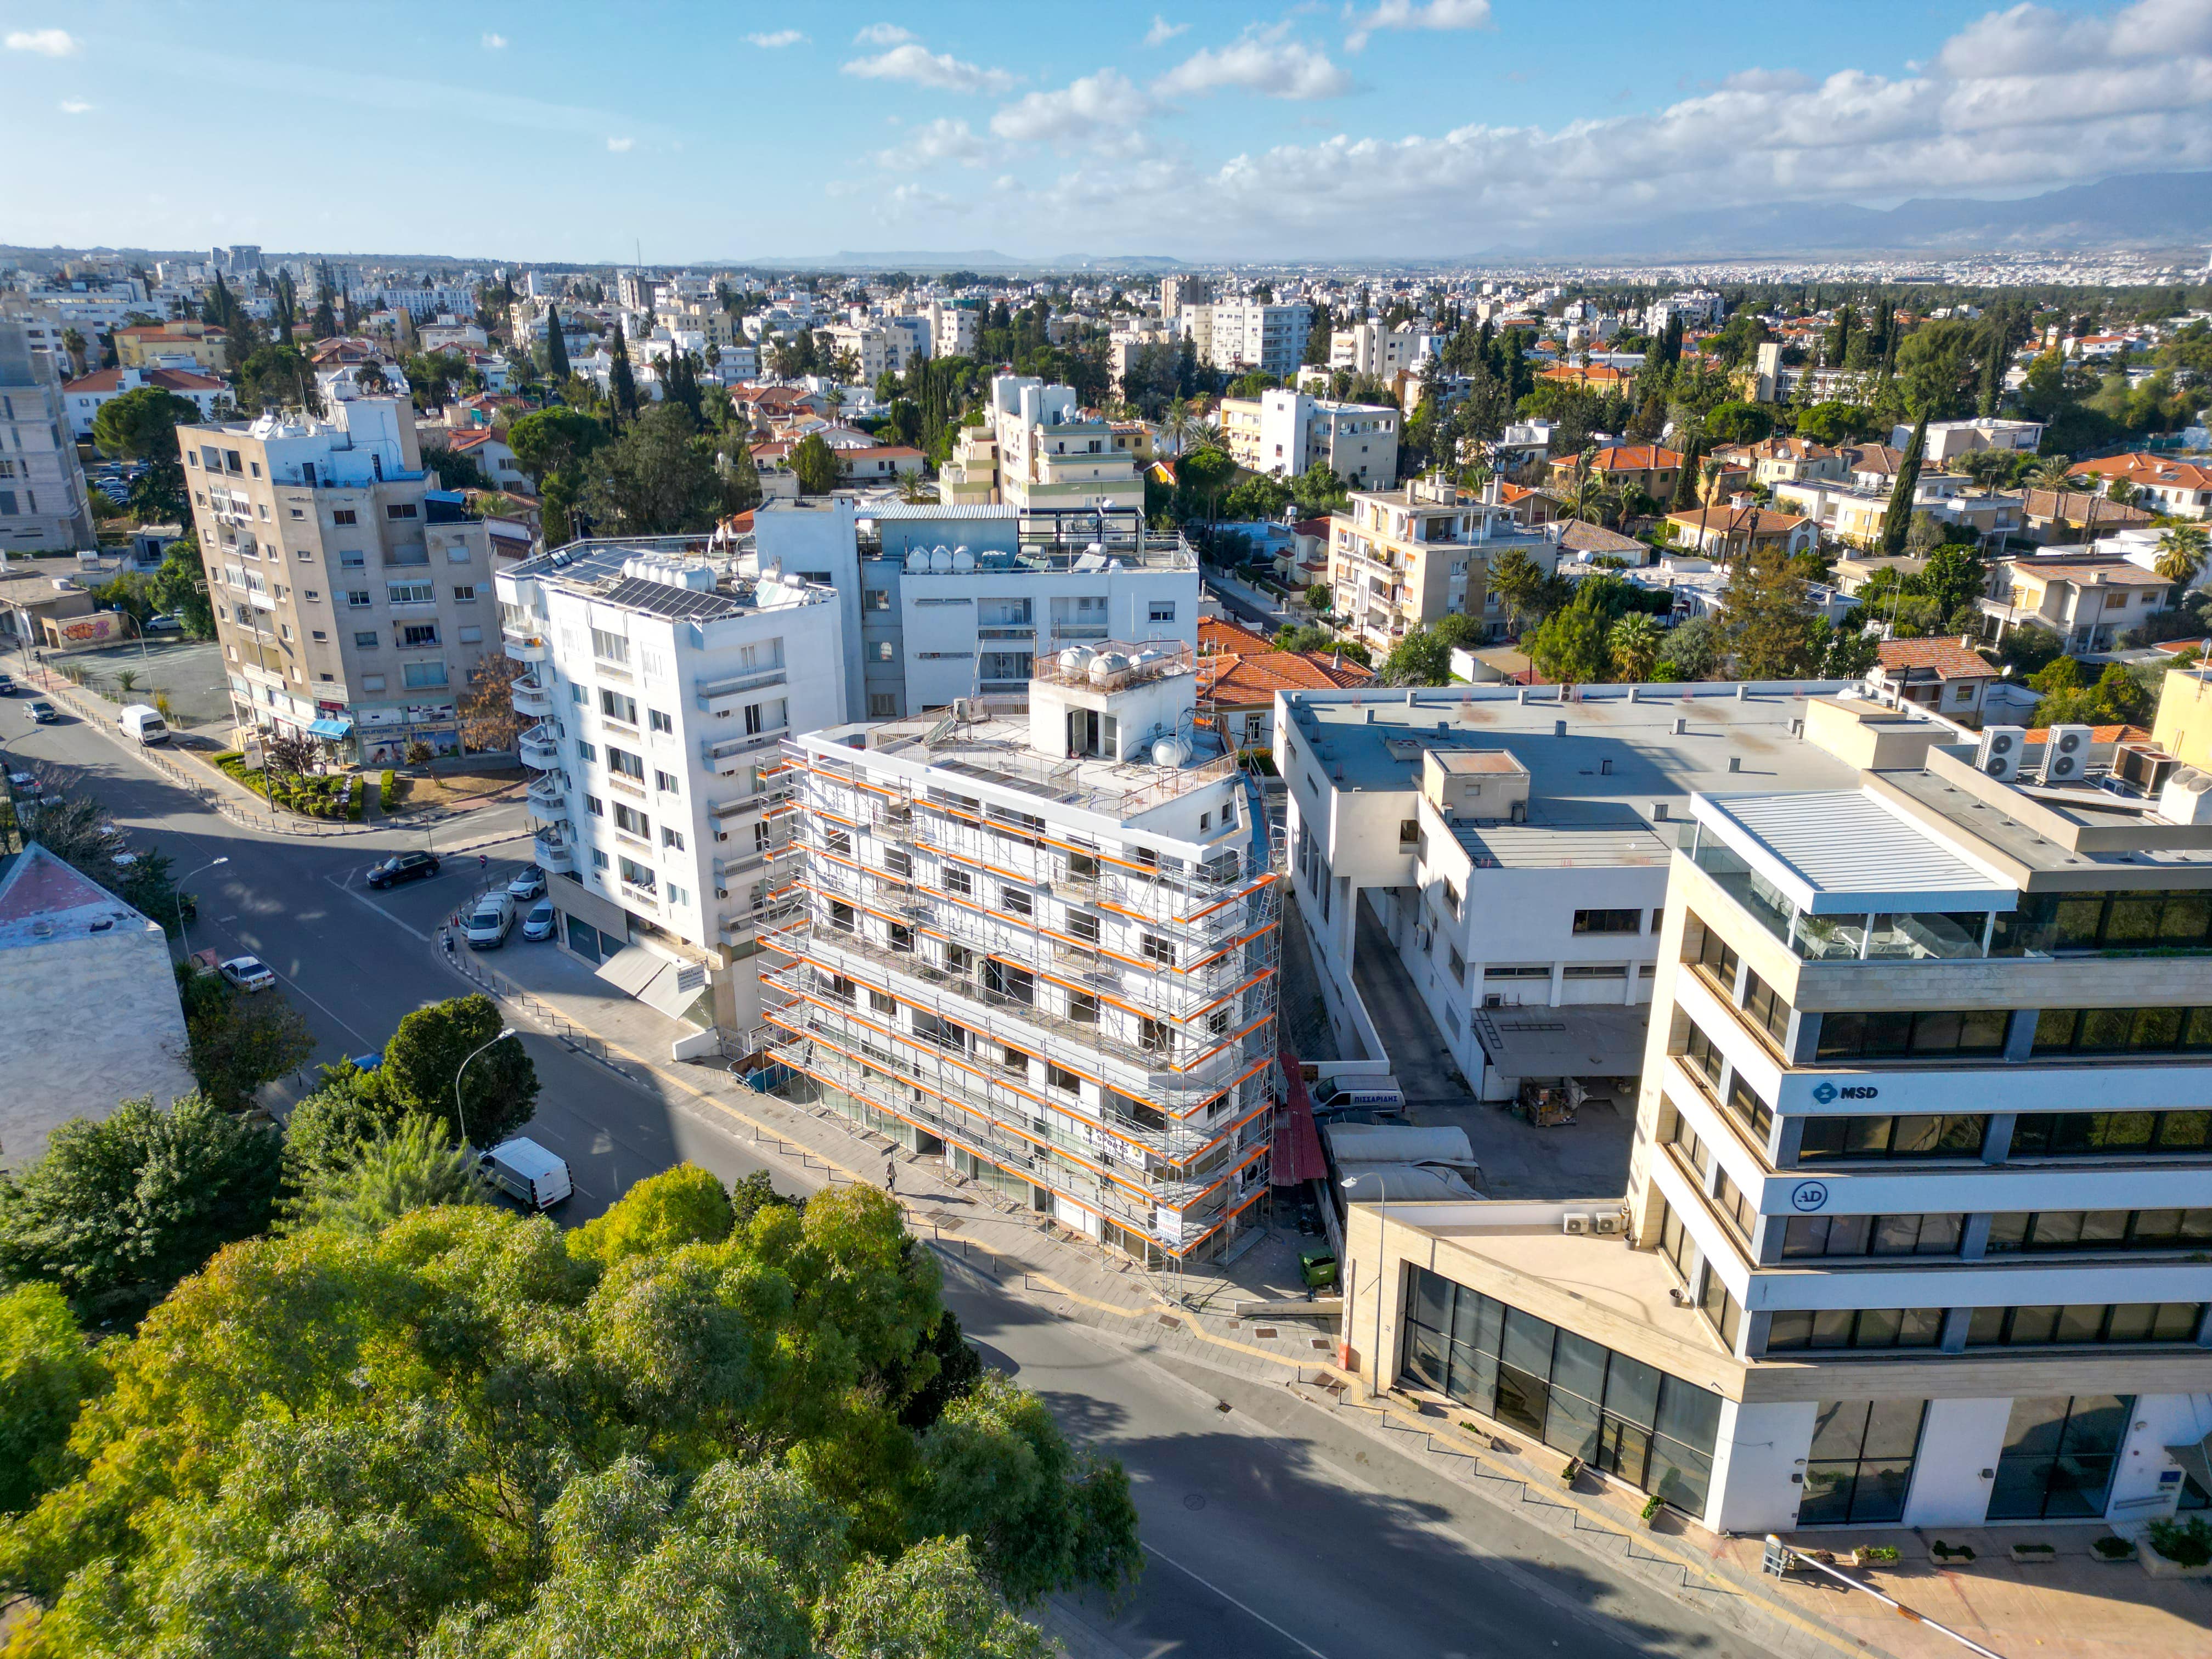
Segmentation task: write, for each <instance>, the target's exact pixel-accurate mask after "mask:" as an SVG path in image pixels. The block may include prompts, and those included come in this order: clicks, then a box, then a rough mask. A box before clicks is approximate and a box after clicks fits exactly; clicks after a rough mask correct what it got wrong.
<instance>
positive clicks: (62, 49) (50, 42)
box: [7, 29, 84, 58]
mask: <svg viewBox="0 0 2212 1659" xmlns="http://www.w3.org/2000/svg"><path fill="white" fill-rule="evenodd" d="M7 45H8V50H9V51H10V52H37V53H38V54H39V55H40V57H41V58H74V57H76V55H77V53H79V52H82V51H83V50H84V46H83V43H82V42H81V41H80V40H77V38H76V36H75V35H73V34H71V33H70V32H69V31H68V30H67V29H16V30H15V31H13V32H12V33H9V36H8V41H7Z"/></svg>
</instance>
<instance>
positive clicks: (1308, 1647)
mask: <svg viewBox="0 0 2212 1659" xmlns="http://www.w3.org/2000/svg"><path fill="white" fill-rule="evenodd" d="M1143 1542H1144V1541H1143V1540H1142V1539H1139V1543H1143ZM1145 1549H1146V1553H1149V1554H1152V1555H1157V1556H1158V1557H1159V1558H1160V1559H1161V1560H1163V1561H1164V1562H1166V1563H1167V1564H1168V1565H1170V1566H1171V1567H1173V1568H1174V1569H1175V1570H1176V1571H1177V1572H1180V1573H1182V1574H1183V1575H1185V1576H1186V1577H1190V1578H1194V1579H1196V1580H1197V1581H1198V1582H1199V1583H1201V1584H1203V1585H1205V1586H1206V1589H1210V1590H1212V1592H1213V1593H1214V1594H1215V1595H1218V1596H1219V1597H1220V1598H1221V1599H1222V1600H1223V1601H1226V1602H1228V1603H1229V1605H1230V1606H1231V1607H1235V1608H1237V1610H1238V1611H1239V1612H1241V1613H1245V1614H1246V1615H1248V1616H1249V1617H1250V1618H1253V1619H1256V1620H1259V1621H1260V1622H1261V1624H1263V1625H1265V1626H1267V1628H1268V1629H1269V1630H1271V1631H1273V1632H1275V1634H1276V1635H1278V1636H1279V1637H1281V1638H1283V1639H1284V1640H1285V1642H1288V1643H1289V1644H1291V1646H1293V1647H1297V1648H1303V1649H1304V1650H1305V1651H1306V1652H1308V1653H1310V1654H1311V1655H1313V1659H1328V1655H1327V1654H1325V1653H1323V1652H1322V1650H1320V1649H1319V1648H1317V1647H1316V1646H1314V1645H1313V1644H1311V1643H1310V1642H1304V1641H1300V1640H1299V1639H1298V1638H1297V1637H1295V1636H1293V1635H1291V1633H1290V1632H1288V1631H1286V1630H1285V1629H1284V1628H1283V1627H1282V1626H1280V1625H1279V1624H1277V1623H1276V1622H1275V1621H1274V1620H1272V1619H1270V1618H1268V1617H1267V1614H1266V1613H1261V1612H1259V1611H1258V1610H1257V1609H1255V1608H1253V1607H1248V1606H1246V1605H1245V1604H1244V1603H1243V1602H1242V1601H1238V1600H1237V1598H1236V1597H1235V1596H1233V1595H1231V1594H1230V1593H1229V1592H1228V1591H1227V1590H1225V1589H1222V1588H1221V1586H1220V1585H1218V1584H1217V1583H1214V1582H1213V1581H1212V1579H1210V1578H1207V1577H1203V1576H1202V1575H1200V1574H1199V1573H1195V1572H1193V1571H1191V1570H1190V1569H1189V1568H1188V1567H1186V1566H1185V1565H1183V1564H1182V1562H1180V1561H1178V1560H1176V1559H1175V1557H1173V1556H1172V1555H1170V1554H1169V1553H1167V1552H1166V1551H1165V1550H1164V1549H1161V1548H1159V1547H1158V1546H1157V1545H1153V1544H1146V1545H1145Z"/></svg>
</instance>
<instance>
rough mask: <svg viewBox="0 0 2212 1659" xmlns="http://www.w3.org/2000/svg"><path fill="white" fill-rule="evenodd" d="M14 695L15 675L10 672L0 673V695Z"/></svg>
mask: <svg viewBox="0 0 2212 1659" xmlns="http://www.w3.org/2000/svg"><path fill="white" fill-rule="evenodd" d="M12 696H15V676H14V675H12V674H0V697H12Z"/></svg>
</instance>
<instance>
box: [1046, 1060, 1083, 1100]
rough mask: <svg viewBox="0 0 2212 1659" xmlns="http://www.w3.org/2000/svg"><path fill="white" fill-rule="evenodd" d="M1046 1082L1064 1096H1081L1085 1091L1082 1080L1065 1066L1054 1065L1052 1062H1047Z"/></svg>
mask: <svg viewBox="0 0 2212 1659" xmlns="http://www.w3.org/2000/svg"><path fill="white" fill-rule="evenodd" d="M1044 1080H1045V1081H1046V1083H1048V1085H1051V1086H1052V1087H1053V1088H1055V1089H1058V1090H1059V1091H1060V1092H1062V1093H1063V1094H1070V1095H1073V1094H1079V1093H1081V1092H1082V1090H1083V1079H1081V1078H1079V1077H1078V1076H1076V1074H1075V1073H1073V1072H1071V1071H1068V1070H1066V1068H1065V1067H1063V1066H1055V1065H1054V1064H1053V1063H1052V1062H1051V1061H1050V1060H1047V1061H1046V1062H1045V1067H1044Z"/></svg>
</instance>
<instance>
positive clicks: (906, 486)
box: [898, 471, 937, 507]
mask: <svg viewBox="0 0 2212 1659" xmlns="http://www.w3.org/2000/svg"><path fill="white" fill-rule="evenodd" d="M898 498H899V500H901V501H904V502H906V503H907V504H908V506H910V507H921V506H927V505H929V504H932V503H933V502H935V501H936V500H937V485H936V484H935V483H933V481H932V480H931V478H930V477H929V475H928V474H927V473H926V472H919V471H917V472H902V473H901V474H900V475H899V481H898Z"/></svg>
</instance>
